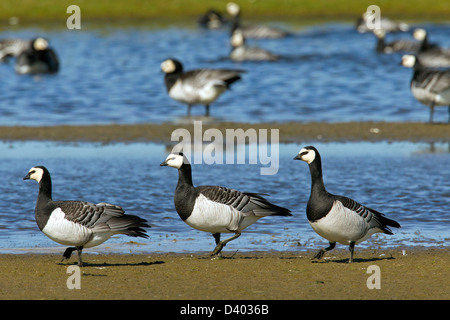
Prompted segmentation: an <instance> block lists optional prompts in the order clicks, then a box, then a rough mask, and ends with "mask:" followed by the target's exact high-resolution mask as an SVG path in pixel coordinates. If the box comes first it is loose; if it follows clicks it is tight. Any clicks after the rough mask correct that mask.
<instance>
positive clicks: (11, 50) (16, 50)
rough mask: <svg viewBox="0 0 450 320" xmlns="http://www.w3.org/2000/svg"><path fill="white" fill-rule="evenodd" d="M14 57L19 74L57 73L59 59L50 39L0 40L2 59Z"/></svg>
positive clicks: (0, 55) (0, 57) (0, 59)
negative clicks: (50, 45)
mask: <svg viewBox="0 0 450 320" xmlns="http://www.w3.org/2000/svg"><path fill="white" fill-rule="evenodd" d="M8 57H14V58H15V59H16V62H15V70H16V72H17V73H18V74H38V73H56V72H58V70H59V60H58V57H57V55H56V53H55V51H54V50H53V49H51V48H50V47H49V45H48V41H47V40H46V39H44V38H42V37H38V38H35V39H32V40H23V39H4V40H0V61H2V60H6V59H7V58H8Z"/></svg>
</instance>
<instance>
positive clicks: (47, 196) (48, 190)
mask: <svg viewBox="0 0 450 320" xmlns="http://www.w3.org/2000/svg"><path fill="white" fill-rule="evenodd" d="M39 200H45V201H46V202H47V201H48V200H52V179H51V178H50V176H49V175H48V174H44V175H43V176H42V179H41V181H40V182H39V195H38V202H39Z"/></svg>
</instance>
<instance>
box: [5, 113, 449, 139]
mask: <svg viewBox="0 0 450 320" xmlns="http://www.w3.org/2000/svg"><path fill="white" fill-rule="evenodd" d="M193 120H199V121H202V120H205V119H203V118H199V119H187V120H186V122H185V123H183V122H180V123H161V124H156V123H146V124H109V125H81V126H76V125H73V126H70V125H62V126H36V127H22V126H0V140H3V141H24V140H27V141H30V140H32V141H60V142H101V143H114V142H155V143H167V142H170V141H171V135H172V132H174V131H175V130H177V129H179V128H183V129H185V130H188V131H189V132H190V133H191V135H192V134H194V130H195V127H194V124H193ZM209 128H215V129H217V130H219V131H220V132H221V133H222V134H223V135H225V134H226V130H237V129H242V130H244V131H247V130H249V129H252V130H259V129H267V130H272V129H275V130H278V134H279V142H281V143H290V142H295V143H299V142H302V141H323V142H330V141H332V142H341V141H342V142H343V141H345V142H350V141H373V142H375V141H410V142H448V141H449V139H450V125H449V124H446V123H441V124H428V123H420V122H404V123H397V122H340V123H321V122H316V123H315V122H310V123H301V122H286V123H276V122H268V123H239V122H211V121H209V120H208V121H203V123H202V130H203V131H205V130H207V129H209Z"/></svg>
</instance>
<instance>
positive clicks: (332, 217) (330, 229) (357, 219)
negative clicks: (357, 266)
mask: <svg viewBox="0 0 450 320" xmlns="http://www.w3.org/2000/svg"><path fill="white" fill-rule="evenodd" d="M294 160H303V161H305V162H306V163H308V164H309V171H310V173H311V195H310V197H309V201H308V205H307V207H306V216H307V218H308V221H309V223H310V225H311V227H312V228H313V229H314V231H315V232H317V234H319V235H320V236H321V237H323V238H325V239H327V240H328V241H329V242H330V246H329V247H327V248H324V249H321V250H320V251H319V252H318V253H317V254H316V255H315V256H314V259H321V258H322V257H323V255H324V253H325V252H327V251H329V250H332V249H333V248H334V247H335V245H336V242H339V243H341V244H345V245H349V250H350V259H349V263H351V262H353V249H354V247H355V244H356V243H359V242H361V241H364V240H366V239H368V238H369V237H370V236H371V235H372V234H374V233H377V232H382V233H386V234H393V233H392V232H391V230H390V229H389V226H391V227H395V228H400V225H399V224H398V223H397V222H396V221H394V220H390V219H388V218H385V217H384V215H383V214H382V213H380V212H378V211H375V210H373V209H371V208H368V207H365V206H363V205H361V204H359V203H358V202H356V201H354V200H352V199H350V198H347V197H343V196H336V195H333V194H331V193H329V192H327V190H326V189H325V185H324V183H323V178H322V162H321V159H320V154H319V152H318V151H317V149H316V148H314V147H312V146H308V147H305V148H303V149H301V150H300V152H299V153H298V155H297V156H296V157H295V158H294Z"/></svg>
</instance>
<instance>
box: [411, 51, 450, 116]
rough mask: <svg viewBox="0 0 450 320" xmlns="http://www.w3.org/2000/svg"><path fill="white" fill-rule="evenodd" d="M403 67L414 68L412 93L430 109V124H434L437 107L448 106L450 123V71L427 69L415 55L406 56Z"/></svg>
mask: <svg viewBox="0 0 450 320" xmlns="http://www.w3.org/2000/svg"><path fill="white" fill-rule="evenodd" d="M402 65H403V66H405V67H407V68H413V70H414V72H413V75H412V78H411V83H410V88H411V92H412V94H413V96H414V98H416V99H417V100H418V101H419V102H421V103H423V104H424V105H427V106H429V107H430V119H429V122H430V123H432V122H433V114H434V107H435V106H448V122H449V123H450V70H438V69H431V68H427V67H425V66H423V65H422V63H421V61H420V60H419V59H417V57H416V56H415V55H404V56H403V57H402Z"/></svg>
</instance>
